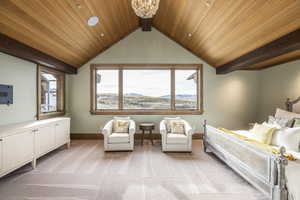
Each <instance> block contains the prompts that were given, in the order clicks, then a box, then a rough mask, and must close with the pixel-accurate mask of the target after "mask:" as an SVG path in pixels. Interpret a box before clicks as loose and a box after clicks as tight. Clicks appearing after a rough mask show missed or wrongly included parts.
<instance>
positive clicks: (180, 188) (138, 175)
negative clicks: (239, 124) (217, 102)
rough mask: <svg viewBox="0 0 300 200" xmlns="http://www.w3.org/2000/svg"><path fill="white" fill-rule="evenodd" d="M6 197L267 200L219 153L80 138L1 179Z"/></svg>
mask: <svg viewBox="0 0 300 200" xmlns="http://www.w3.org/2000/svg"><path fill="white" fill-rule="evenodd" d="M0 199H1V200H20V199H22V200H23V199H26V200H27V199H28V200H100V199H101V200H175V199H176V200H196V199H197V200H200V199H201V200H206V199H207V200H227V199H228V200H229V199H230V200H242V199H247V200H254V199H259V200H265V199H266V198H265V197H264V196H263V195H262V194H261V193H260V192H258V191H257V190H256V189H254V188H253V187H252V186H250V185H249V184H248V183H246V182H245V181H244V180H243V179H242V178H240V177H239V176H238V175H236V174H235V173H234V172H233V171H232V170H230V169H229V168H228V167H226V166H225V165H224V164H223V163H222V162H220V161H219V160H217V159H216V158H215V157H214V156H212V155H208V154H205V153H203V150H202V143H201V141H200V140H195V141H194V142H193V153H192V154H190V153H168V154H165V153H162V152H161V150H160V145H159V142H158V141H157V142H156V143H155V145H154V146H152V145H151V144H150V143H148V141H146V142H145V144H144V146H141V145H140V144H139V143H138V144H136V145H135V151H134V152H120V153H104V152H103V141H97V140H93V141H89V140H77V141H73V142H72V146H71V149H69V150H67V149H64V148H62V149H59V150H56V151H54V152H52V153H50V154H48V155H46V156H45V157H43V158H41V159H39V161H38V165H37V169H35V170H31V168H30V166H28V165H27V166H25V167H23V168H21V169H20V170H18V171H16V172H13V173H12V174H10V175H9V176H6V177H4V178H2V179H0Z"/></svg>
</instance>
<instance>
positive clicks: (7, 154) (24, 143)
mask: <svg viewBox="0 0 300 200" xmlns="http://www.w3.org/2000/svg"><path fill="white" fill-rule="evenodd" d="M2 151H3V152H2V155H3V158H2V162H3V164H2V166H3V171H8V170H11V169H13V168H16V167H18V166H19V165H22V164H23V163H24V162H27V161H30V160H33V158H34V134H33V132H32V131H26V132H22V133H19V134H16V135H12V136H8V137H5V138H3V141H2Z"/></svg>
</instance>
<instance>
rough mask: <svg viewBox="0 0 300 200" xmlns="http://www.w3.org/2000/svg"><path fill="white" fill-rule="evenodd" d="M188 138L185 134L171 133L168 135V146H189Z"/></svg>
mask: <svg viewBox="0 0 300 200" xmlns="http://www.w3.org/2000/svg"><path fill="white" fill-rule="evenodd" d="M187 143H188V137H187V136H186V135H184V134H174V133H169V134H168V135H167V144H187Z"/></svg>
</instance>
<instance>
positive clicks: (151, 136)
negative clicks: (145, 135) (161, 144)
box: [149, 130, 153, 145]
mask: <svg viewBox="0 0 300 200" xmlns="http://www.w3.org/2000/svg"><path fill="white" fill-rule="evenodd" d="M149 136H150V140H151V143H152V145H153V135H152V130H150V134H149Z"/></svg>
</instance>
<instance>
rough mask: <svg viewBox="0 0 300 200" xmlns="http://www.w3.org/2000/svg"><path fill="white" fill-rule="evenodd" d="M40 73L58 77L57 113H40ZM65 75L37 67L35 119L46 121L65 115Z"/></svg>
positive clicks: (43, 67)
mask: <svg viewBox="0 0 300 200" xmlns="http://www.w3.org/2000/svg"><path fill="white" fill-rule="evenodd" d="M42 72H45V73H50V74H54V75H55V76H59V77H60V80H61V81H59V84H58V87H57V96H58V98H57V111H55V112H48V113H42V112H41V102H42V95H41V74H42ZM65 79H66V75H65V73H63V72H60V71H57V70H54V69H51V68H48V67H45V66H42V65H37V119H38V120H41V119H48V118H53V117H59V116H64V115H65V113H66V112H65V99H66V96H65V87H66V86H65V82H66V80H65Z"/></svg>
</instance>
